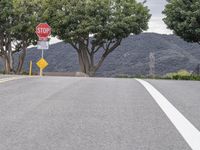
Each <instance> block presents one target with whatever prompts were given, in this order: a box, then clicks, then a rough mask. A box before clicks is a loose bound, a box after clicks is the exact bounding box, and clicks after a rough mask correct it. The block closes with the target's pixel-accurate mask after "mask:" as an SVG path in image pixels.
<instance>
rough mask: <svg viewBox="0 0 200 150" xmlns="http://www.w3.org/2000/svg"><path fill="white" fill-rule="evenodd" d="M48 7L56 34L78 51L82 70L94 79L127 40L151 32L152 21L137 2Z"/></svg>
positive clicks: (56, 1)
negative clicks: (108, 56) (106, 60)
mask: <svg viewBox="0 0 200 150" xmlns="http://www.w3.org/2000/svg"><path fill="white" fill-rule="evenodd" d="M46 8H47V9H46V12H45V18H46V19H47V20H48V22H49V23H50V25H51V26H52V28H53V34H54V35H55V36H58V37H59V38H60V39H62V40H64V41H65V42H67V43H70V44H71V45H72V46H73V47H74V48H75V49H76V50H77V52H78V56H79V63H80V68H81V71H82V72H84V73H87V74H89V75H91V76H92V75H94V74H95V72H96V71H97V69H99V67H100V66H101V65H102V63H103V61H104V60H105V58H106V57H107V55H108V54H110V53H111V52H112V51H113V50H115V49H116V48H117V47H118V46H119V45H120V43H121V41H122V39H123V38H126V37H128V36H129V35H130V34H139V33H141V32H142V31H144V30H147V29H148V21H149V19H150V14H149V9H148V8H147V7H145V6H144V4H143V3H139V2H136V0H47V3H46ZM99 51H102V57H101V58H100V59H99V60H94V58H95V57H94V56H95V54H96V53H97V52H99Z"/></svg>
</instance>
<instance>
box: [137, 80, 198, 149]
mask: <svg viewBox="0 0 200 150" xmlns="http://www.w3.org/2000/svg"><path fill="white" fill-rule="evenodd" d="M136 80H137V81H138V82H139V83H141V84H142V85H143V86H144V87H145V89H146V90H147V91H148V92H149V93H150V95H151V96H152V97H153V98H154V100H155V101H156V103H157V104H158V105H159V106H160V108H161V109H162V110H163V111H164V113H165V114H166V115H167V117H168V118H169V119H170V121H171V122H172V123H173V125H174V126H175V127H176V129H177V130H178V131H179V133H180V134H181V135H182V136H183V138H184V139H185V141H186V142H187V143H188V145H189V146H190V147H191V148H192V149H193V150H200V132H199V130H198V129H197V128H196V127H195V126H194V125H192V123H190V121H189V120H187V119H186V118H185V117H184V116H183V115H182V114H181V113H180V112H179V111H178V110H177V109H176V108H175V107H174V106H173V105H172V104H171V103H170V102H169V101H168V100H167V99H166V98H165V97H164V96H163V95H162V94H161V93H160V92H159V91H158V90H157V89H155V88H154V87H153V86H152V85H151V84H150V83H148V82H146V81H144V80H141V79H136Z"/></svg>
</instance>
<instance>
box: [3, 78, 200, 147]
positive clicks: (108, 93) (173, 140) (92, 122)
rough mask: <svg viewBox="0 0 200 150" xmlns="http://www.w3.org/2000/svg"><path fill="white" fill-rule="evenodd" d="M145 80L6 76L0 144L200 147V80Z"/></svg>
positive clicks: (29, 145) (4, 79)
mask: <svg viewBox="0 0 200 150" xmlns="http://www.w3.org/2000/svg"><path fill="white" fill-rule="evenodd" d="M143 81H144V80H142V81H139V80H135V79H106V78H104V79H103V78H67V77H42V78H40V77H20V76H15V77H12V76H0V150H191V149H195V150H200V147H199V144H198V142H197V141H199V142H200V136H199V130H200V92H199V91H200V82H192V81H160V80H146V81H144V82H145V84H146V83H150V84H149V86H152V87H153V88H155V89H156V90H157V92H160V94H162V95H161V96H163V97H159V93H158V94H157V95H156V96H157V97H158V99H157V97H156V96H155V93H151V91H148V87H145V86H144V85H143V84H142V83H141V82H143ZM151 94H152V95H151ZM165 98H166V99H165ZM156 99H157V100H158V101H156ZM161 99H164V100H163V101H161V102H160V104H159V100H161ZM165 100H166V101H165ZM168 102H169V103H170V104H171V105H172V106H174V108H173V110H174V112H173V113H172V111H173V110H172V109H170V107H171V106H169V105H168ZM179 113H180V114H179ZM173 117H176V118H175V119H174V118H173ZM173 119H174V120H173ZM181 121H182V123H181ZM184 121H185V122H184Z"/></svg>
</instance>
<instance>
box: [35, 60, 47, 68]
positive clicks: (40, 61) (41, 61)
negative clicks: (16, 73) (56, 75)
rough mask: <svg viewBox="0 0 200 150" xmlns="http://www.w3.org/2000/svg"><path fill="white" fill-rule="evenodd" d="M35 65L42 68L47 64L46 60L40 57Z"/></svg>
mask: <svg viewBox="0 0 200 150" xmlns="http://www.w3.org/2000/svg"><path fill="white" fill-rule="evenodd" d="M37 66H38V67H39V68H40V69H42V70H43V69H44V68H46V67H47V66H48V62H47V61H46V60H45V59H44V58H41V59H40V60H39V61H38V62H37Z"/></svg>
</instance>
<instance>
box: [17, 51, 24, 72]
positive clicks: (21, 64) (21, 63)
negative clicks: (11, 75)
mask: <svg viewBox="0 0 200 150" xmlns="http://www.w3.org/2000/svg"><path fill="white" fill-rule="evenodd" d="M25 57H26V47H24V48H23V50H22V53H21V54H20V55H19V61H18V66H17V71H16V74H21V73H22V68H23V65H24V59H25Z"/></svg>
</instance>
